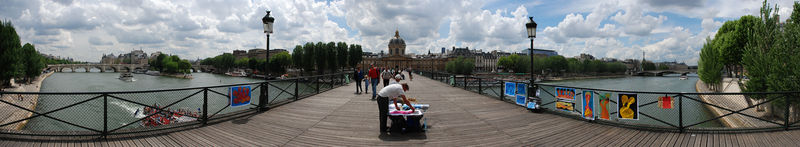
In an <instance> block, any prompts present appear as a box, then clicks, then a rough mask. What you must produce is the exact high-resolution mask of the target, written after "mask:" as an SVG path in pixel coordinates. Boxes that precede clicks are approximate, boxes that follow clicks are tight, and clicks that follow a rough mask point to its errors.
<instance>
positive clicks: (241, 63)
mask: <svg viewBox="0 0 800 147" xmlns="http://www.w3.org/2000/svg"><path fill="white" fill-rule="evenodd" d="M233 66H234V67H236V68H249V67H250V58H247V57H245V58H241V59H237V60H235V61H233Z"/></svg>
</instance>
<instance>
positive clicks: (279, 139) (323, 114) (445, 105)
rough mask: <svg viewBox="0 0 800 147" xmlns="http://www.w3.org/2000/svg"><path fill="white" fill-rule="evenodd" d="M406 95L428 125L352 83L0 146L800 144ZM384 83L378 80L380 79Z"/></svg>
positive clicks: (424, 91)
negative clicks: (412, 121)
mask: <svg viewBox="0 0 800 147" xmlns="http://www.w3.org/2000/svg"><path fill="white" fill-rule="evenodd" d="M414 77H416V79H414V81H403V82H407V83H409V85H410V87H411V90H410V91H409V92H408V95H409V96H410V97H415V98H418V100H419V101H420V102H421V103H427V104H430V105H431V108H430V109H429V110H428V112H427V113H426V116H425V117H426V118H427V120H428V124H429V125H430V128H429V129H428V131H427V132H425V133H408V134H391V133H389V134H381V133H380V132H378V125H377V124H378V119H377V117H378V110H377V109H378V107H377V106H376V105H377V104H376V102H375V101H374V100H370V96H371V95H372V94H361V95H356V94H353V92H354V90H355V84H353V83H351V84H350V85H347V86H343V87H339V88H336V89H333V90H330V91H327V92H325V93H322V94H319V95H316V96H312V97H309V98H305V99H302V100H300V101H297V102H293V103H289V104H286V105H283V106H280V107H277V108H273V109H272V110H269V111H267V112H264V113H260V114H257V115H250V116H247V117H243V118H236V119H233V120H230V121H224V122H221V123H217V124H212V125H208V126H205V127H200V128H196V129H189V130H184V131H177V132H171V133H167V134H160V135H153V136H147V137H137V138H129V139H117V140H107V141H94V142H85V141H73V142H70V141H59V142H55V141H28V140H0V146H40V145H41V146H797V141H796V139H798V138H800V131H782V132H766V133H746V134H691V133H683V134H681V133H662V132H650V131H641V130H632V129H625V128H619V127H613V126H607V125H601V124H595V123H590V122H587V121H581V120H576V119H572V118H565V117H561V116H557V115H552V114H547V113H545V114H537V113H531V112H529V111H527V110H526V109H524V108H523V107H519V106H516V105H513V104H510V103H507V102H502V101H499V100H497V99H494V98H489V97H486V96H482V95H478V94H476V93H473V92H468V91H465V90H462V89H459V88H454V87H451V86H449V85H446V84H444V83H440V82H437V81H433V80H430V79H428V78H425V77H422V76H419V75H416V76H414ZM379 87H382V86H379Z"/></svg>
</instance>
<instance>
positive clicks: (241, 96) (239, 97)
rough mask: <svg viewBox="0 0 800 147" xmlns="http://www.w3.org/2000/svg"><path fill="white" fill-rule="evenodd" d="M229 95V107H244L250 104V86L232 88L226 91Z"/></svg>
mask: <svg viewBox="0 0 800 147" xmlns="http://www.w3.org/2000/svg"><path fill="white" fill-rule="evenodd" d="M228 90H229V91H228V94H229V95H230V101H229V104H230V105H231V107H238V106H245V105H248V104H250V86H249V85H245V86H232V87H230V88H229V89H228Z"/></svg>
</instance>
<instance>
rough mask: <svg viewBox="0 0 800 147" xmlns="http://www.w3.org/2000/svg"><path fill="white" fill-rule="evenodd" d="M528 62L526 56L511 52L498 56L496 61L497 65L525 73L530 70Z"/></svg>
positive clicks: (528, 59)
mask: <svg viewBox="0 0 800 147" xmlns="http://www.w3.org/2000/svg"><path fill="white" fill-rule="evenodd" d="M530 62H531V61H530V58H529V57H528V56H519V55H517V54H512V55H510V56H505V57H500V59H498V61H497V65H499V66H502V67H503V68H505V69H506V70H511V71H513V72H516V73H525V72H528V71H530Z"/></svg>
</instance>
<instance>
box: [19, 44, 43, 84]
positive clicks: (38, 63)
mask: <svg viewBox="0 0 800 147" xmlns="http://www.w3.org/2000/svg"><path fill="white" fill-rule="evenodd" d="M21 51H22V56H23V61H24V64H25V65H26V67H25V69H24V70H25V79H27V81H28V83H30V82H32V81H33V80H34V79H35V78H36V77H38V76H39V75H41V74H42V69H43V68H44V67H45V64H44V61H43V60H42V56H41V55H39V52H38V51H36V48H35V47H34V46H33V45H31V44H30V43H26V44H25V45H24V46H22V50H21Z"/></svg>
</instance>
